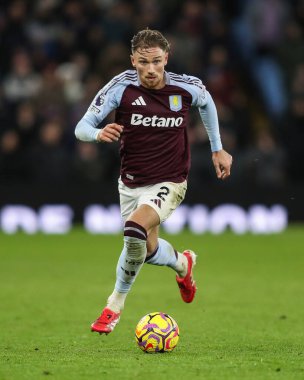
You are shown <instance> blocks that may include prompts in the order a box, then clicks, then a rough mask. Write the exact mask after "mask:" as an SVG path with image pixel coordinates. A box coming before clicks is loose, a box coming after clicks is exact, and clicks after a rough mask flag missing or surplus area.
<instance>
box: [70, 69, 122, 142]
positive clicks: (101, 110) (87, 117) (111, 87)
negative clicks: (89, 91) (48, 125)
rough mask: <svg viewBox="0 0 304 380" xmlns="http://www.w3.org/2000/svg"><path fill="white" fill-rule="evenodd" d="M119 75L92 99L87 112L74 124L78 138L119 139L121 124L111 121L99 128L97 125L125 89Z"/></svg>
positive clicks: (103, 140)
mask: <svg viewBox="0 0 304 380" xmlns="http://www.w3.org/2000/svg"><path fill="white" fill-rule="evenodd" d="M121 75H122V74H121ZM121 75H120V76H121ZM120 76H117V77H115V78H113V79H112V80H111V81H110V82H109V83H108V84H106V85H105V86H104V87H103V88H102V89H101V90H100V91H99V92H98V93H97V95H96V96H95V98H94V99H93V101H92V103H91V104H90V106H89V108H88V110H87V112H86V113H85V114H84V116H83V117H82V119H81V120H80V121H79V122H78V124H77V125H76V128H75V135H76V137H77V139H78V140H81V141H89V142H94V141H95V142H113V141H117V140H118V139H119V137H120V134H121V132H122V130H123V126H122V125H119V124H116V123H111V124H107V125H106V126H105V127H104V128H99V125H100V123H101V122H102V121H103V120H104V119H105V118H106V117H107V116H108V114H109V113H110V112H111V111H113V110H114V109H116V108H117V107H118V106H119V104H120V100H121V96H122V93H123V91H124V89H125V85H124V84H123V83H121V81H119V78H120Z"/></svg>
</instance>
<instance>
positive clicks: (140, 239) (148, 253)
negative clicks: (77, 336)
mask: <svg viewBox="0 0 304 380" xmlns="http://www.w3.org/2000/svg"><path fill="white" fill-rule="evenodd" d="M131 44H132V46H131V48H132V54H131V63H132V65H133V67H134V70H127V71H125V72H123V73H121V74H120V75H117V76H116V77H114V78H113V79H112V80H111V81H110V82H109V83H108V84H107V85H105V86H104V87H103V88H102V89H101V90H100V91H99V92H98V93H97V95H96V97H95V99H94V100H93V102H92V103H91V105H90V107H89V108H88V111H87V112H86V113H85V115H84V116H83V118H82V119H81V120H80V121H79V123H78V124H77V126H76V129H75V134H76V137H77V138H78V139H80V140H82V141H92V142H101V143H111V142H114V141H117V140H119V139H120V157H121V170H120V178H119V179H118V185H119V186H118V187H119V195H120V207H121V215H122V219H123V221H124V245H123V249H122V252H121V254H120V257H119V260H118V264H117V268H116V283H115V287H114V290H113V293H112V294H111V295H110V296H109V298H108V300H107V305H106V307H105V308H104V309H103V311H102V313H101V315H100V317H99V318H98V319H97V320H96V321H95V322H93V323H92V325H91V330H92V331H96V332H99V333H100V334H103V333H104V334H108V333H110V332H111V331H113V329H114V327H115V326H116V324H117V323H118V321H119V318H120V315H121V311H122V310H123V308H124V303H125V299H126V296H127V294H128V292H129V291H130V288H131V286H132V284H133V283H134V281H135V279H136V276H137V275H138V273H139V271H140V269H141V267H142V265H143V264H144V263H148V264H153V265H166V266H168V267H170V268H172V269H173V270H174V271H175V272H176V281H177V285H178V287H179V289H180V293H181V297H182V299H183V301H184V302H187V303H189V302H192V301H193V298H194V295H195V292H196V284H195V281H194V280H193V273H192V271H193V267H194V265H195V262H196V255H195V254H194V252H192V251H191V250H186V251H184V252H182V253H180V252H178V251H177V250H175V249H174V248H173V246H172V245H171V244H170V243H169V242H168V241H166V240H163V239H161V238H159V236H158V235H159V225H160V224H161V223H162V222H163V221H164V220H166V219H167V218H168V217H169V216H170V215H171V213H172V212H173V211H174V210H175V209H176V207H177V206H178V205H179V204H180V203H181V202H182V201H183V199H184V197H185V193H186V189H187V177H188V172H189V167H190V153H189V143H188V138H187V124H188V117H189V109H190V107H191V106H194V107H197V108H198V110H199V113H200V116H201V119H202V121H203V123H204V126H205V128H206V130H207V133H208V136H209V140H210V144H211V151H212V161H213V164H214V167H215V171H216V175H217V177H218V178H219V179H226V178H227V177H228V176H229V175H230V168H231V164H232V157H231V156H230V154H228V153H227V152H226V151H225V150H223V148H222V144H221V138H220V133H219V125H218V118H217V111H216V108H215V105H214V102H213V100H212V98H211V96H210V94H209V93H208V91H207V90H206V89H205V87H204V86H203V84H202V82H201V80H200V79H198V78H196V77H193V76H189V75H185V74H184V75H179V74H174V73H171V72H166V71H165V66H166V64H167V62H168V55H169V50H170V45H169V43H168V41H167V40H166V38H165V37H164V36H163V35H162V34H161V33H160V32H159V31H157V30H150V29H146V30H142V31H140V32H138V33H137V34H136V35H135V36H134V37H133V39H132V41H131ZM190 59H191V58H190ZM112 110H116V111H115V123H110V124H107V125H106V126H105V127H104V128H102V129H100V128H98V125H99V124H100V122H101V121H102V120H103V119H104V118H105V117H106V116H107V115H108V114H109V113H110V112H111V111H112Z"/></svg>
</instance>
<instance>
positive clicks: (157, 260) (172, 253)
mask: <svg viewBox="0 0 304 380" xmlns="http://www.w3.org/2000/svg"><path fill="white" fill-rule="evenodd" d="M146 263H147V264H152V265H162V266H163V265H165V266H168V267H170V268H172V269H174V270H175V272H176V273H177V274H178V276H179V277H185V276H186V274H187V269H188V260H187V258H186V257H185V255H183V254H182V253H179V252H177V251H176V250H175V249H174V248H173V247H172V245H171V244H170V243H168V242H167V241H166V240H164V239H161V238H159V239H158V248H157V249H156V250H155V252H154V253H152V255H151V256H149V257H148V258H147V259H146Z"/></svg>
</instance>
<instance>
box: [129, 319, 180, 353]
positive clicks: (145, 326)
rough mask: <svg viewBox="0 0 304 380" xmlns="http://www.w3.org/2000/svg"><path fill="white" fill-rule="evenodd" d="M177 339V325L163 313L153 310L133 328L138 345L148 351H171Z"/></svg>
mask: <svg viewBox="0 0 304 380" xmlns="http://www.w3.org/2000/svg"><path fill="white" fill-rule="evenodd" d="M178 339H179V328H178V325H177V323H176V321H175V320H174V319H173V318H172V317H170V315H168V314H165V313H160V312H154V313H149V314H147V315H145V316H144V317H142V318H141V320H140V321H139V322H138V324H137V326H136V329H135V340H136V343H137V345H138V347H139V348H140V349H141V350H143V351H145V352H148V353H157V352H170V351H173V350H174V348H175V347H176V345H177V342H178Z"/></svg>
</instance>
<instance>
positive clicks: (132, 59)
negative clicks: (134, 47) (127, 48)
mask: <svg viewBox="0 0 304 380" xmlns="http://www.w3.org/2000/svg"><path fill="white" fill-rule="evenodd" d="M130 59H131V63H132V66H133V67H135V59H134V56H133V55H132V54H131V55H130Z"/></svg>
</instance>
